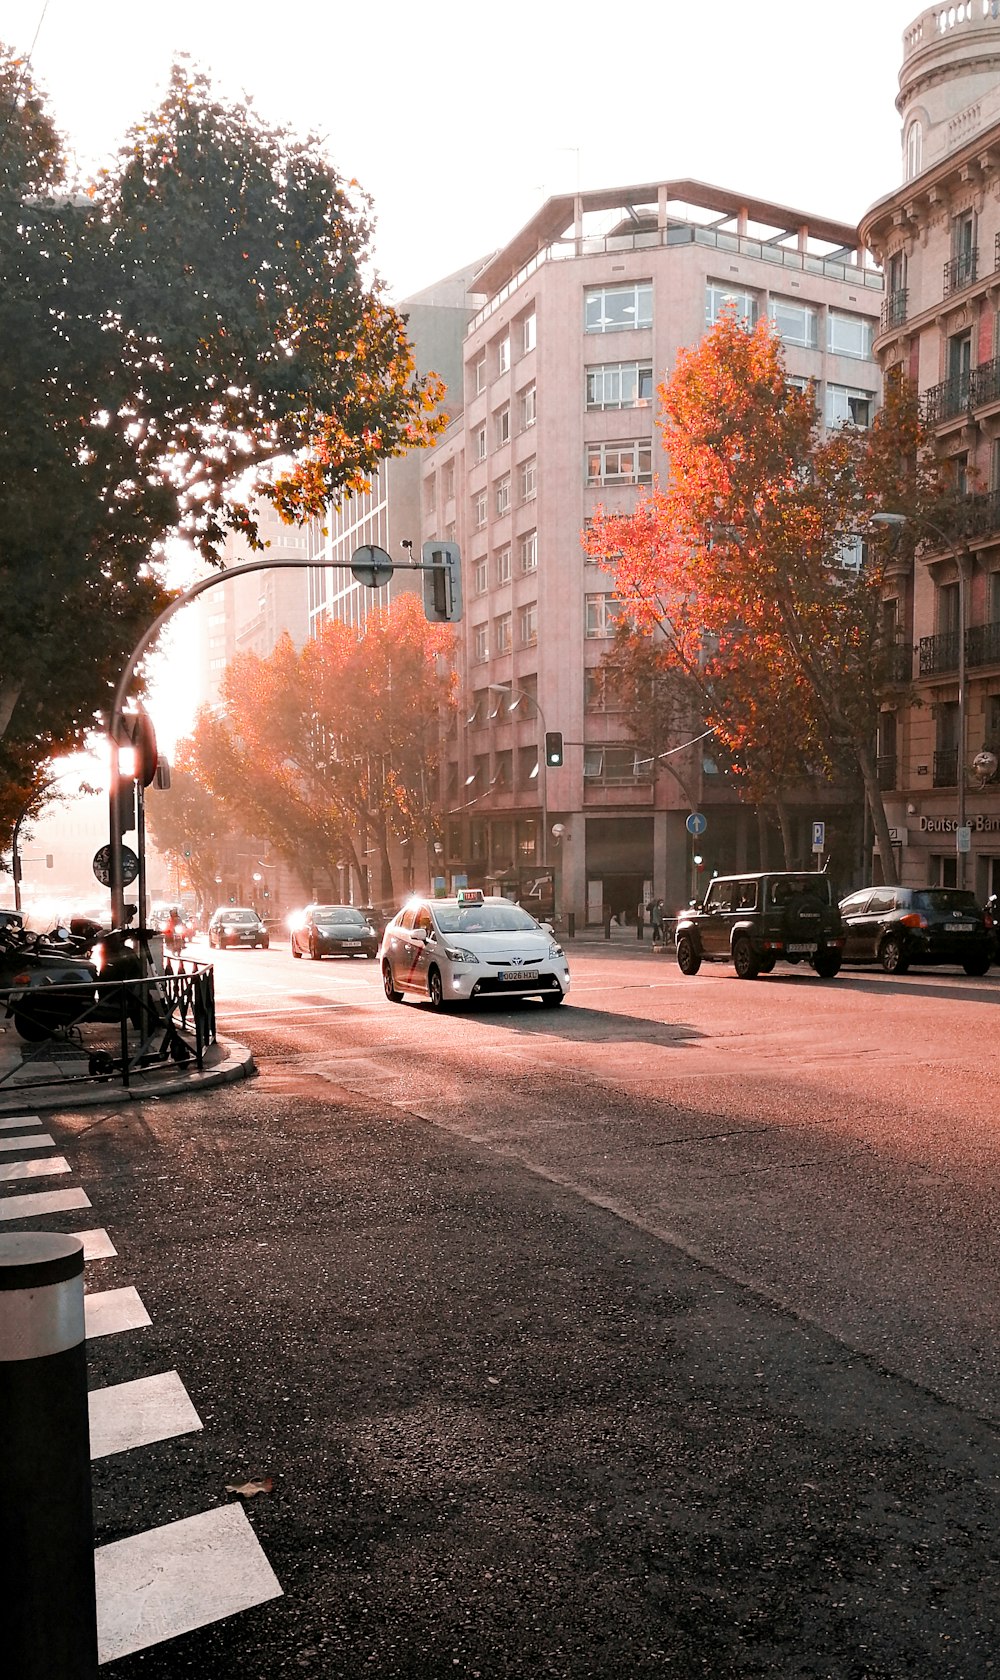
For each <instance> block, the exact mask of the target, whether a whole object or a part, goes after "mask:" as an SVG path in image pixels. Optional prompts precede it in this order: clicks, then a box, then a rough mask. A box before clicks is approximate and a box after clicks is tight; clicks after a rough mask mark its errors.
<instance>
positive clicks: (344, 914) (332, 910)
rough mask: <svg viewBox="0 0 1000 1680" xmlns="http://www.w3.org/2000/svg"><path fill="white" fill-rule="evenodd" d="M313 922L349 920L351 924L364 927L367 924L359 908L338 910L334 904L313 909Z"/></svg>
mask: <svg viewBox="0 0 1000 1680" xmlns="http://www.w3.org/2000/svg"><path fill="white" fill-rule="evenodd" d="M313 921H314V922H326V923H329V922H350V923H351V925H352V926H354V925H355V924H357V926H358V927H365V926H366V925H367V924H366V922H365V918H364V917H363V916H362V914H361V911H360V910H340V909H338V907H337V905H335V904H328V905H324V906H323V909H322V910H314V911H313Z"/></svg>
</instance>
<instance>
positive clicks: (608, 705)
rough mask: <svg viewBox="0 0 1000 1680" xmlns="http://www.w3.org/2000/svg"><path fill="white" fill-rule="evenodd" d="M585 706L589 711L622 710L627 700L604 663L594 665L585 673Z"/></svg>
mask: <svg viewBox="0 0 1000 1680" xmlns="http://www.w3.org/2000/svg"><path fill="white" fill-rule="evenodd" d="M583 706H584V710H585V711H587V712H622V711H624V710H625V702H624V701H623V700H622V698H621V696H620V694H619V692H618V689H617V685H616V684H615V683H614V682H613V680H612V678H611V675H610V673H609V672H608V671H607V670H606V669H605V667H604V666H603V665H592V666H590V667H589V669H587V670H585V671H584V673H583Z"/></svg>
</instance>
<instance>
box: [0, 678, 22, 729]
mask: <svg viewBox="0 0 1000 1680" xmlns="http://www.w3.org/2000/svg"><path fill="white" fill-rule="evenodd" d="M21 688H22V684H21V683H15V682H0V741H2V740H3V737H4V736H5V735H6V733H7V726H8V724H9V723H10V720H11V718H12V717H13V715H14V707H15V706H16V705H17V702H18V701H19V700H20V698H21Z"/></svg>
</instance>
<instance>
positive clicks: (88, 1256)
mask: <svg viewBox="0 0 1000 1680" xmlns="http://www.w3.org/2000/svg"><path fill="white" fill-rule="evenodd" d="M67 1234H68V1235H69V1236H71V1237H79V1239H80V1241H81V1242H82V1244H83V1258H84V1260H111V1259H113V1258H114V1256H115V1255H116V1254H117V1253H118V1250H117V1248H116V1247H115V1245H114V1243H113V1242H112V1241H111V1238H110V1237H109V1236H108V1233H107V1231H102V1230H96V1231H70V1232H68V1233H67Z"/></svg>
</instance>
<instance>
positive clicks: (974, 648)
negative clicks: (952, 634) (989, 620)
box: [965, 624, 1000, 665]
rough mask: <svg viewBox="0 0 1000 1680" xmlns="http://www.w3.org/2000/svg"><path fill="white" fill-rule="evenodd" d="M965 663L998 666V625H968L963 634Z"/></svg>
mask: <svg viewBox="0 0 1000 1680" xmlns="http://www.w3.org/2000/svg"><path fill="white" fill-rule="evenodd" d="M965 662H966V664H967V665H996V664H1000V624H970V626H969V628H968V630H966V632H965Z"/></svg>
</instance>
